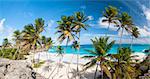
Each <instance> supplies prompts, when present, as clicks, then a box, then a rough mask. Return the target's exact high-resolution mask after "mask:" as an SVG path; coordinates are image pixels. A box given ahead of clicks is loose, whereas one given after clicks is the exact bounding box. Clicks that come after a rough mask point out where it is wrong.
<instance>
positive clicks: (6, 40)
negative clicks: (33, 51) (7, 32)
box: [1, 38, 12, 57]
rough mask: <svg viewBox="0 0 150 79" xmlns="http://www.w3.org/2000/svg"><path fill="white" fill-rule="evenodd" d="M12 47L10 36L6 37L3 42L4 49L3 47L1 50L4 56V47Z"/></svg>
mask: <svg viewBox="0 0 150 79" xmlns="http://www.w3.org/2000/svg"><path fill="white" fill-rule="evenodd" d="M10 47H12V45H11V43H10V42H9V40H8V38H4V39H3V43H2V49H1V52H2V53H3V54H2V57H4V55H5V52H3V49H4V50H5V48H10Z"/></svg>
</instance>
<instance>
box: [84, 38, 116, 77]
mask: <svg viewBox="0 0 150 79" xmlns="http://www.w3.org/2000/svg"><path fill="white" fill-rule="evenodd" d="M108 40H109V37H106V38H104V37H100V38H95V39H94V40H92V43H93V47H94V50H87V51H88V52H89V53H91V54H92V55H90V56H84V57H83V58H90V59H91V61H89V62H88V63H86V64H85V65H84V66H85V70H86V69H88V68H90V67H92V66H94V65H96V64H97V66H96V71H95V75H94V79H96V73H97V68H98V66H99V65H100V67H101V72H102V73H103V72H104V73H105V74H106V75H107V76H108V77H109V78H111V74H110V72H109V69H108V64H107V63H108V62H109V61H110V60H108V59H106V57H107V53H108V52H109V50H110V49H111V48H112V46H113V45H114V43H115V41H111V42H110V43H108ZM102 76H103V75H102ZM102 78H103V77H102Z"/></svg>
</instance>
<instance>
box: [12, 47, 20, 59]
mask: <svg viewBox="0 0 150 79" xmlns="http://www.w3.org/2000/svg"><path fill="white" fill-rule="evenodd" d="M18 50H19V48H17V50H16V51H15V54H14V55H13V59H14V60H15V57H16V54H17V52H18Z"/></svg>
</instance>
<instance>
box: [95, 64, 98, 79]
mask: <svg viewBox="0 0 150 79" xmlns="http://www.w3.org/2000/svg"><path fill="white" fill-rule="evenodd" d="M97 69H98V64H97V65H96V70H95V74H94V79H96V76H97Z"/></svg>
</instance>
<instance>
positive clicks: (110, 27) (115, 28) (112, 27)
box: [98, 17, 118, 31]
mask: <svg viewBox="0 0 150 79" xmlns="http://www.w3.org/2000/svg"><path fill="white" fill-rule="evenodd" d="M103 19H106V18H105V17H100V18H99V20H98V24H99V26H100V27H101V28H106V29H107V28H108V25H109V24H108V22H102V20H103ZM114 26H115V24H112V23H111V24H110V26H109V29H110V30H114V31H116V30H117V29H118V28H117V27H114Z"/></svg>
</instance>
